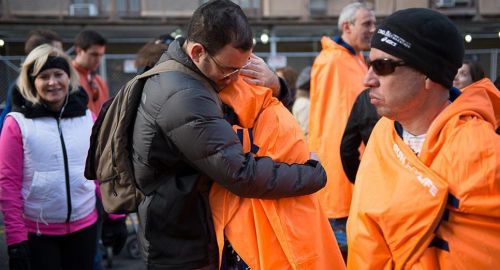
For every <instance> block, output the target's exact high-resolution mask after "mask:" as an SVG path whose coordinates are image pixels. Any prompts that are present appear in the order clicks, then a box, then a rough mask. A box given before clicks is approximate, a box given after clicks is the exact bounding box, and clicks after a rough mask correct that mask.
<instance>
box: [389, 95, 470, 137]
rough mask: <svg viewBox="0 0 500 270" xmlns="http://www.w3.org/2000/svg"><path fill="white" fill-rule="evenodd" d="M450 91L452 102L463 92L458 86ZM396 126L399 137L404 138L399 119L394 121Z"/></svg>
mask: <svg viewBox="0 0 500 270" xmlns="http://www.w3.org/2000/svg"><path fill="white" fill-rule="evenodd" d="M449 91H450V97H449V100H450V102H453V101H455V99H457V98H458V97H459V96H460V95H461V94H462V92H461V91H460V90H459V89H458V88H456V87H453V86H452V87H451V88H450V90H449ZM394 128H395V129H396V132H397V133H398V135H399V137H400V138H401V139H403V126H402V125H401V124H400V123H399V122H398V121H394Z"/></svg>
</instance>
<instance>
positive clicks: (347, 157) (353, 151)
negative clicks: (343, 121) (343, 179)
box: [340, 96, 362, 184]
mask: <svg viewBox="0 0 500 270" xmlns="http://www.w3.org/2000/svg"><path fill="white" fill-rule="evenodd" d="M359 106H360V103H359V96H358V98H356V101H355V102H354V105H353V107H352V110H351V114H350V115H349V119H348V120H347V125H346V127H345V130H344V135H343V136H342V141H341V143H340V159H341V161H342V167H343V168H344V172H345V174H346V176H347V178H348V179H349V181H350V182H351V183H353V184H354V182H355V180H356V173H357V172H358V168H359V163H360V160H359V156H360V153H359V146H360V145H361V142H362V141H361V133H360V130H359V119H358V116H359V112H358V110H359V109H360V108H359Z"/></svg>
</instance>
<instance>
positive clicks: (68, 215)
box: [56, 96, 73, 223]
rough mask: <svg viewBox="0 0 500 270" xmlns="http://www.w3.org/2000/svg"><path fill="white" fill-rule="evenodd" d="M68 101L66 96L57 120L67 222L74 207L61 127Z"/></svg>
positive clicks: (66, 153)
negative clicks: (62, 162) (61, 153)
mask: <svg viewBox="0 0 500 270" xmlns="http://www.w3.org/2000/svg"><path fill="white" fill-rule="evenodd" d="M67 103H68V97H67V96H66V102H65V104H64V105H63V107H62V108H61V111H60V112H59V117H58V118H56V121H57V130H58V131H59V139H60V140H61V146H62V152H63V160H64V177H65V180H66V203H67V205H68V214H67V215H66V223H68V222H69V221H70V218H71V212H72V209H73V207H72V206H71V189H70V182H69V167H68V152H67V150H66V144H65V143H64V136H63V132H62V128H61V118H62V114H63V112H64V109H65V108H66V104H67Z"/></svg>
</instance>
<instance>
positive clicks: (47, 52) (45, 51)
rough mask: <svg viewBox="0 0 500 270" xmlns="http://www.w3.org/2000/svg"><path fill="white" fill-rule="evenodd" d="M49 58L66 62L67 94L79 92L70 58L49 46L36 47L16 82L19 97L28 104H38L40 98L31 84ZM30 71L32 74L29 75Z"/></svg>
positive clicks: (76, 75)
mask: <svg viewBox="0 0 500 270" xmlns="http://www.w3.org/2000/svg"><path fill="white" fill-rule="evenodd" d="M49 56H54V57H61V58H63V59H64V60H66V61H67V62H68V66H69V73H70V74H68V75H69V79H70V84H69V87H70V91H69V93H68V94H70V93H73V92H76V91H78V90H79V86H80V79H79V77H78V73H77V72H76V70H75V69H74V68H73V66H72V65H71V58H69V56H68V55H66V54H65V53H64V52H63V51H62V50H60V49H58V48H56V47H54V46H52V45H49V44H43V45H40V46H38V47H36V48H35V49H34V50H33V51H31V52H30V53H29V54H28V56H27V57H26V60H25V61H24V63H23V65H22V68H21V74H20V75H19V81H18V82H17V86H18V87H19V92H20V93H21V95H22V96H23V97H24V98H25V99H26V100H27V101H29V102H31V103H33V104H38V103H40V97H39V96H38V93H37V91H36V89H35V85H34V83H33V81H34V79H33V78H34V77H36V75H38V73H40V70H41V69H42V67H43V66H44V65H45V63H46V62H47V59H48V58H49ZM30 70H32V73H31V74H29V72H30Z"/></svg>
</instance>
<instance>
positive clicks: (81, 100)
mask: <svg viewBox="0 0 500 270" xmlns="http://www.w3.org/2000/svg"><path fill="white" fill-rule="evenodd" d="M88 100H89V99H88V96H87V93H85V90H83V89H82V88H81V87H80V88H79V90H78V91H76V92H74V93H70V94H69V97H68V103H67V104H66V106H65V107H64V111H63V113H62V115H61V117H62V118H71V117H77V116H83V115H85V111H86V110H87V103H88ZM12 111H13V112H20V113H22V114H23V115H24V116H25V117H26V118H37V117H59V112H54V111H51V110H49V109H48V107H47V105H45V104H43V103H39V104H33V103H31V102H30V101H28V100H26V99H25V98H24V97H23V96H22V95H21V93H20V92H19V88H18V87H15V88H14V89H13V91H12Z"/></svg>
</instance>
